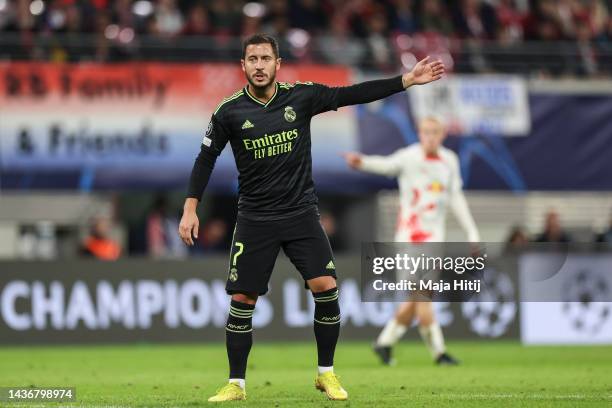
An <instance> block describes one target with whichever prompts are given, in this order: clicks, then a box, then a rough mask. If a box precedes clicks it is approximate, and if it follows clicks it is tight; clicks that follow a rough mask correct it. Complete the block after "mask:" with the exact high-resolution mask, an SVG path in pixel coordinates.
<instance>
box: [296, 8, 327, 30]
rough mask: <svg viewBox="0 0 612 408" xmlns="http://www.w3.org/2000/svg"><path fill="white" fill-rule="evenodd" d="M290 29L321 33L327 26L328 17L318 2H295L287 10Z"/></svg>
mask: <svg viewBox="0 0 612 408" xmlns="http://www.w3.org/2000/svg"><path fill="white" fill-rule="evenodd" d="M289 17H290V21H291V26H292V27H297V28H302V29H304V30H308V31H309V32H311V33H315V32H317V31H322V30H323V29H324V28H325V27H326V26H327V25H328V16H327V14H326V13H325V10H324V9H323V4H322V2H321V1H318V0H297V1H296V2H295V4H293V5H292V7H290V9H289Z"/></svg>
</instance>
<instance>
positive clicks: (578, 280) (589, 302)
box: [561, 269, 610, 335]
mask: <svg viewBox="0 0 612 408" xmlns="http://www.w3.org/2000/svg"><path fill="white" fill-rule="evenodd" d="M563 293H564V298H565V299H564V300H565V301H564V303H563V305H562V306H561V308H562V313H563V316H565V318H566V319H568V320H569V322H570V325H571V327H572V328H573V329H574V330H576V331H578V332H581V333H585V334H591V335H593V334H597V333H598V332H599V331H600V330H601V329H602V327H603V326H604V324H605V323H606V322H607V321H608V319H609V318H610V303H608V302H606V300H607V299H610V288H609V287H608V283H607V281H606V279H605V278H604V277H602V276H601V275H600V274H599V273H598V272H596V271H593V270H588V269H581V270H578V271H576V272H575V273H573V274H571V276H570V277H569V278H568V279H567V280H566V281H565V282H564V284H563Z"/></svg>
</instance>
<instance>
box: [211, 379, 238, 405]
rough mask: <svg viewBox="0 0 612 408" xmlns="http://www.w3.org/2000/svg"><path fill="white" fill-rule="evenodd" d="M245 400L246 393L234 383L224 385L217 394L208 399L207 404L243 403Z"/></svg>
mask: <svg viewBox="0 0 612 408" xmlns="http://www.w3.org/2000/svg"><path fill="white" fill-rule="evenodd" d="M245 399H246V391H245V390H243V389H242V388H241V387H240V386H239V385H238V384H236V383H227V384H225V385H224V386H223V387H222V388H221V389H220V390H219V391H217V394H215V395H213V396H212V397H210V398H209V399H208V402H223V401H243V400H245Z"/></svg>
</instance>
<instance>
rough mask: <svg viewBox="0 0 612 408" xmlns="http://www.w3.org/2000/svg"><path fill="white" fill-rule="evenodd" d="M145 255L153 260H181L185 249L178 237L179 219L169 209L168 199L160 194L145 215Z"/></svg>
mask: <svg viewBox="0 0 612 408" xmlns="http://www.w3.org/2000/svg"><path fill="white" fill-rule="evenodd" d="M146 224H147V227H146V229H147V231H146V235H147V253H148V254H149V256H152V257H154V258H181V257H184V256H186V255H187V247H186V246H185V245H184V244H183V242H182V241H181V239H180V237H179V235H178V232H177V231H178V226H179V219H178V217H177V216H175V215H173V214H172V212H171V211H170V209H169V205H168V199H167V198H166V196H164V195H162V194H160V195H158V196H157V197H156V198H155V201H154V202H153V206H152V207H151V211H150V212H149V214H148V215H147V221H146Z"/></svg>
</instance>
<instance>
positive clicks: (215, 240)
mask: <svg viewBox="0 0 612 408" xmlns="http://www.w3.org/2000/svg"><path fill="white" fill-rule="evenodd" d="M201 229H202V233H201V234H199V235H200V238H199V243H200V245H201V247H202V249H203V251H204V252H219V251H226V250H227V244H226V238H227V236H228V227H227V223H226V222H225V221H223V220H222V219H221V218H212V219H210V220H208V221H207V222H205V223H204V228H201Z"/></svg>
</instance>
